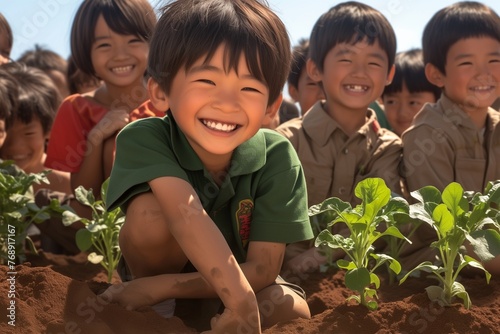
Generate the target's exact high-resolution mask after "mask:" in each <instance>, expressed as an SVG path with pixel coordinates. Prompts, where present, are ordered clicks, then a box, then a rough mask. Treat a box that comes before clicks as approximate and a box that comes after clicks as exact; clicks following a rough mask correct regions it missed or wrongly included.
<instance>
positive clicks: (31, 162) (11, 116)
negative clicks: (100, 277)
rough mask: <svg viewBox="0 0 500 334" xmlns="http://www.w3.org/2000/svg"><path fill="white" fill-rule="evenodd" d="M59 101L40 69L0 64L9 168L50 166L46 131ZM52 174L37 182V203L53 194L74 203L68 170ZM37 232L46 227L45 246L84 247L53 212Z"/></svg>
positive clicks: (1, 147)
mask: <svg viewBox="0 0 500 334" xmlns="http://www.w3.org/2000/svg"><path fill="white" fill-rule="evenodd" d="M59 101H60V97H59V94H58V92H57V88H56V87H55V86H54V84H53V83H52V81H51V80H50V78H49V77H48V76H47V75H46V74H45V73H44V72H42V71H41V70H39V69H36V68H32V67H27V66H26V65H24V64H20V63H9V64H4V65H2V66H0V161H2V159H5V160H13V161H14V162H15V165H12V166H11V167H12V169H10V170H12V171H13V172H14V173H16V174H17V173H22V172H23V171H24V172H25V173H41V172H42V171H44V170H45V168H43V159H44V153H43V150H44V147H45V137H46V134H45V131H50V126H51V124H52V119H53V115H54V113H55V111H56V109H57V105H58V103H59ZM48 179H49V181H50V184H45V183H43V184H37V183H34V184H33V185H32V187H31V189H30V194H34V200H35V203H36V205H38V206H39V207H42V206H46V205H50V202H51V200H52V199H57V200H58V201H59V203H61V204H68V205H70V200H71V198H70V196H68V193H70V190H69V175H63V173H61V172H57V171H52V172H51V173H50V174H48ZM53 189H55V190H53ZM58 190H65V192H61V191H58ZM34 231H35V234H39V233H40V232H41V233H40V238H41V248H42V249H43V250H44V251H50V252H52V253H65V254H77V253H79V252H80V250H79V249H78V247H77V246H76V241H75V240H76V239H75V234H76V229H74V228H72V227H66V226H64V224H63V223H62V221H61V219H60V217H50V218H49V219H47V220H45V221H43V222H40V223H38V224H36V228H35V229H34ZM32 232H33V231H32V230H30V232H28V233H32Z"/></svg>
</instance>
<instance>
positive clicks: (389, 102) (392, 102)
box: [384, 100, 396, 105]
mask: <svg viewBox="0 0 500 334" xmlns="http://www.w3.org/2000/svg"><path fill="white" fill-rule="evenodd" d="M384 104H387V105H393V104H396V100H385V101H384Z"/></svg>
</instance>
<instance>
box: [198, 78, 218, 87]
mask: <svg viewBox="0 0 500 334" xmlns="http://www.w3.org/2000/svg"><path fill="white" fill-rule="evenodd" d="M196 81H198V82H202V83H206V84H209V85H213V86H215V82H213V81H212V80H208V79H199V80H196Z"/></svg>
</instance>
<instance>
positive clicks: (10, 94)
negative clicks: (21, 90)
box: [0, 65, 18, 128]
mask: <svg viewBox="0 0 500 334" xmlns="http://www.w3.org/2000/svg"><path fill="white" fill-rule="evenodd" d="M6 66H7V65H3V66H0V120H3V121H5V127H6V128H8V125H9V118H10V115H11V114H12V112H13V111H14V110H16V109H17V94H18V93H17V82H16V79H14V77H13V76H12V75H11V74H10V73H9V72H7V71H6V70H5V67H6Z"/></svg>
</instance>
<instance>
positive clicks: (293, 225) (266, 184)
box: [250, 140, 313, 243]
mask: <svg viewBox="0 0 500 334" xmlns="http://www.w3.org/2000/svg"><path fill="white" fill-rule="evenodd" d="M267 157H268V160H267V161H266V166H271V167H272V168H269V167H268V170H269V171H273V172H271V173H265V174H263V177H262V179H261V181H260V183H259V186H258V192H257V196H256V198H255V211H254V217H253V219H252V229H251V233H250V240H253V241H257V240H258V241H272V242H283V243H292V242H297V241H302V240H308V239H312V238H313V234H312V229H311V224H310V222H309V216H308V206H307V189H306V183H305V178H304V173H303V170H302V166H301V165H300V162H299V160H298V157H297V155H296V153H295V150H294V149H293V147H292V146H291V145H290V143H289V142H288V141H286V140H283V141H281V142H280V145H277V146H276V147H275V148H274V149H273V150H272V152H271V153H269V154H268V155H267ZM276 166H285V168H284V169H280V168H276Z"/></svg>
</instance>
